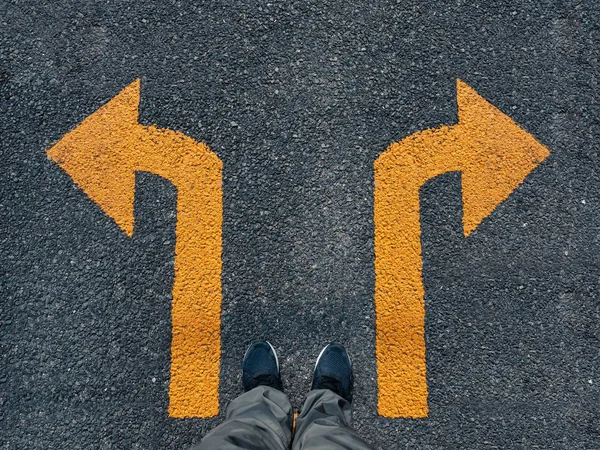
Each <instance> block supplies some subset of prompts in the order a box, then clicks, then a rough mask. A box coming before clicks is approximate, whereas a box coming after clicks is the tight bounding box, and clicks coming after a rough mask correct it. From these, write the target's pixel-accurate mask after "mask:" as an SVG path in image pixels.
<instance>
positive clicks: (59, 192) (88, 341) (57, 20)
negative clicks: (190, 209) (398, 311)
mask: <svg viewBox="0 0 600 450" xmlns="http://www.w3.org/2000/svg"><path fill="white" fill-rule="evenodd" d="M478 3H479V5H477V4H476V2H466V1H460V0H458V1H454V2H441V1H427V2H406V1H398V2H388V1H375V2H363V1H355V0H352V1H335V2H330V1H322V0H319V1H314V0H311V1H309V2H271V3H269V2H249V1H221V2H200V1H196V2H192V1H189V2H178V1H166V0H165V1H160V2H147V1H136V2H133V1H119V2H115V1H106V0H105V1H74V2H66V1H52V2H49V1H48V2H43V1H35V2H34V1H13V0H2V1H1V3H0V131H1V141H0V149H1V150H0V167H1V170H0V177H1V183H0V214H1V219H0V227H1V231H0V258H1V262H0V268H1V278H0V346H1V347H0V358H1V359H0V448H1V449H10V450H13V449H15V450H16V449H19V450H22V449H79V448H81V449H185V448H187V447H188V446H189V445H191V444H192V443H195V442H199V441H200V439H201V438H202V436H203V435H204V434H205V433H206V432H207V431H208V430H210V429H211V428H212V427H214V426H215V425H216V424H218V423H220V421H221V420H222V412H223V411H224V407H225V406H226V404H227V402H228V400H230V399H232V398H233V397H234V396H235V395H237V394H239V393H240V392H241V386H240V370H239V365H240V361H241V357H242V355H243V352H244V350H245V348H246V347H247V345H248V344H249V343H250V342H251V341H252V340H254V339H258V338H267V339H269V340H270V341H271V342H272V343H273V344H274V346H275V347H276V348H277V350H278V352H279V354H280V360H281V364H282V372H283V377H284V382H285V386H286V389H287V391H288V392H289V393H290V396H291V398H292V401H293V403H294V405H295V406H296V407H299V406H300V405H301V402H302V398H303V396H304V394H305V393H306V392H307V390H308V389H309V386H310V377H311V370H312V367H313V363H314V360H315V358H316V357H317V355H318V353H319V350H320V349H321V348H322V346H323V345H325V344H326V343H328V342H330V341H332V340H333V341H338V342H341V343H343V344H345V345H346V346H347V348H348V349H349V351H350V353H351V355H352V357H353V362H354V365H355V371H356V393H355V400H354V405H353V414H354V423H355V426H356V428H357V429H358V430H359V432H360V433H361V434H362V435H363V436H364V437H365V438H366V439H367V440H368V441H370V442H372V443H373V444H374V445H375V447H376V448H380V449H396V448H398V449H400V448H423V449H446V448H469V449H475V448H527V449H536V448H537V449H549V448H569V449H592V448H600V354H599V352H600V350H599V348H600V345H599V344H600V297H599V294H598V292H599V288H600V286H599V284H600V278H599V275H600V228H599V227H600V221H599V215H600V156H599V150H600V144H599V142H600V96H599V93H598V92H599V91H598V88H599V81H600V62H599V57H600V9H599V8H598V6H597V5H595V2H592V1H590V2H583V1H568V0H565V1H529V2H525V1H520V2H504V1H502V2H501V1H498V0H497V1H487V2H478ZM137 78H140V79H141V105H140V123H142V124H145V125H151V124H156V125H157V126H159V127H161V128H168V129H171V130H177V131H179V132H181V133H184V134H186V135H188V136H191V137H192V138H194V139H195V140H197V141H201V142H205V143H206V144H207V145H208V146H209V147H210V148H211V149H212V150H213V151H214V152H215V153H216V154H217V155H218V156H219V158H220V159H221V160H222V162H223V227H222V238H223V247H222V264H223V266H222V278H221V280H222V296H223V297H222V298H223V300H222V314H221V339H222V355H221V376H220V381H221V383H220V388H219V392H220V401H221V415H219V416H218V417H215V418H211V419H200V418H190V419H176V418H172V417H169V414H168V412H167V408H168V402H169V397H168V389H169V370H170V348H171V347H170V346H171V316H170V313H171V296H172V287H173V274H174V265H173V264H174V246H175V241H176V236H175V225H176V220H177V217H176V199H177V192H176V189H175V187H174V186H173V185H172V184H171V183H170V182H168V181H166V180H165V179H163V178H160V177H158V176H156V175H153V174H149V173H138V174H137V178H136V183H137V184H136V191H135V221H136V224H135V232H134V234H133V237H131V238H130V237H128V236H127V235H126V234H125V233H123V232H122V231H121V229H119V227H118V226H117V225H116V224H115V222H114V221H113V220H111V219H110V218H109V217H108V216H107V215H106V214H105V213H104V212H103V210H102V209H101V208H99V207H98V205H97V204H95V203H94V202H93V201H92V200H90V198H89V197H88V196H87V195H86V194H85V193H84V192H83V191H82V190H81V189H79V188H78V187H77V186H76V185H75V184H74V183H73V180H72V179H71V178H70V177H69V175H68V174H67V173H66V172H65V171H63V170H62V169H61V168H60V167H59V166H58V165H57V164H55V163H54V162H53V161H51V160H50V159H49V158H48V157H47V156H46V151H47V150H48V149H49V148H50V147H51V146H52V143H53V142H56V141H57V140H58V139H60V138H61V137H62V136H63V135H65V133H67V132H69V131H70V130H72V129H73V128H74V127H75V126H77V125H78V124H79V123H81V122H82V120H84V119H85V118H86V117H87V116H89V115H90V114H91V113H93V112H94V111H96V110H97V109H98V108H99V107H100V106H101V105H103V104H105V103H106V102H107V101H109V100H110V99H111V98H113V97H114V96H115V95H117V94H118V93H119V92H120V91H121V90H122V89H123V88H124V87H125V86H127V85H129V84H130V83H132V82H133V81H134V80H135V79H137ZM457 79H461V80H463V81H464V82H465V83H467V84H468V85H469V86H471V87H472V88H473V89H475V90H476V91H477V92H478V93H479V94H480V95H481V96H482V97H484V98H485V99H487V100H488V101H489V102H490V103H492V104H493V105H495V106H496V107H497V108H499V109H500V110H501V111H503V112H504V113H506V114H507V115H509V116H510V117H511V118H512V119H513V120H514V121H515V122H516V123H517V124H519V125H520V126H521V127H522V128H523V129H524V130H527V132H528V133H531V134H532V135H533V136H535V138H536V139H537V140H538V141H539V142H540V143H542V144H543V145H544V146H546V147H547V148H548V149H549V150H550V152H551V153H550V156H549V157H548V158H547V159H545V160H544V161H543V162H542V163H541V164H540V165H539V166H538V167H537V168H536V169H535V170H534V171H532V172H531V174H530V175H529V176H528V177H527V178H526V179H525V181H524V183H523V184H522V185H521V186H520V187H519V188H517V189H516V190H515V191H514V192H513V193H512V194H511V196H510V197H509V198H508V199H507V200H506V201H505V202H504V203H502V204H501V205H500V206H498V207H497V208H496V209H495V210H494V211H493V212H492V214H491V215H490V216H489V217H487V218H486V219H485V220H484V222H483V223H482V224H481V225H480V226H479V228H478V229H477V230H476V231H475V232H474V233H473V234H471V235H470V236H469V237H468V238H466V237H465V236H464V234H463V232H462V228H461V217H462V214H463V209H462V200H461V176H460V174H458V173H450V174H446V175H442V176H439V177H437V178H434V179H432V180H430V181H429V182H427V183H426V184H425V185H424V186H423V188H422V189H421V191H420V196H421V226H422V235H421V242H422V248H423V283H424V287H425V304H426V326H425V330H426V343H427V384H428V389H429V400H428V403H429V415H428V417H427V418H423V419H390V418H384V417H381V416H379V415H378V413H377V407H376V405H377V370H376V369H377V366H376V358H375V352H376V349H375V342H376V328H375V321H376V314H375V308H374V289H375V272H374V255H375V253H374V223H373V195H374V171H373V163H374V161H375V159H376V158H377V157H378V156H379V155H380V154H381V153H382V152H383V151H384V150H385V149H386V148H387V147H388V146H389V145H390V144H391V143H393V142H397V141H399V140H401V139H403V138H404V137H406V136H409V135H411V134H413V133H416V132H419V131H421V130H425V129H428V128H432V127H438V126H440V125H442V124H447V125H452V124H455V123H456V122H457V105H456V80H457Z"/></svg>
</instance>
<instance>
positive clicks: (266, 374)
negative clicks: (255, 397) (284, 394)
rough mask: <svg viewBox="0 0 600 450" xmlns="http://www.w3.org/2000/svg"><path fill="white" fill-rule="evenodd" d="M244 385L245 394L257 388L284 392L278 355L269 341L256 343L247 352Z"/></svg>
mask: <svg viewBox="0 0 600 450" xmlns="http://www.w3.org/2000/svg"><path fill="white" fill-rule="evenodd" d="M242 385H243V386H244V392H248V391H249V390H250V389H254V388H255V387H257V386H269V387H272V388H275V389H277V390H279V391H283V386H282V384H281V376H280V375H279V360H278V359H277V353H275V349H274V348H273V346H272V345H271V344H269V343H268V342H267V341H258V342H254V343H253V344H252V345H250V347H248V350H246V354H245V355H244V361H243V362H242Z"/></svg>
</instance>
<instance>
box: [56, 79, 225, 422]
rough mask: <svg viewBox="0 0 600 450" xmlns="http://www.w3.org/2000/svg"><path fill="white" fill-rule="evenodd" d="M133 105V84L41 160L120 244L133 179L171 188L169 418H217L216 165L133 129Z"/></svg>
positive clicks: (203, 153) (205, 152) (191, 144)
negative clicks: (92, 206) (111, 228)
mask: <svg viewBox="0 0 600 450" xmlns="http://www.w3.org/2000/svg"><path fill="white" fill-rule="evenodd" d="M139 102H140V82H139V80H137V81H135V82H134V83H132V84H130V85H129V86H127V87H126V88H125V89H123V91H121V93H119V94H118V95H117V96H116V97H114V98H113V99H112V100H110V101H109V102H108V103H107V104H106V105H104V106H102V107H101V108H100V109H99V110H98V111H96V112H95V113H93V114H92V115H90V116H89V117H87V118H86V119H85V120H84V121H83V122H82V123H81V124H80V125H79V126H77V127H76V128H75V129H74V130H72V131H71V132H69V133H68V134H66V135H65V136H64V137H63V138H62V139H61V140H60V141H59V142H58V143H57V144H56V145H54V146H53V147H52V148H50V150H48V155H49V156H50V158H51V159H52V160H53V161H55V162H56V163H58V164H59V165H60V167H62V168H63V169H64V170H65V171H66V172H67V173H68V174H69V175H70V176H71V178H73V181H74V182H75V183H76V184H77V185H78V186H79V187H80V188H81V189H82V190H83V191H84V192H85V193H86V194H87V195H88V196H89V197H90V198H91V199H92V200H93V201H94V202H96V203H97V204H98V205H99V206H100V207H101V208H102V209H103V210H104V211H105V212H106V214H108V215H109V216H110V217H112V218H113V219H114V220H115V222H116V223H117V224H118V225H119V227H121V229H122V230H123V231H124V232H125V233H127V235H128V236H131V235H132V234H133V226H134V216H133V200H134V191H135V173H136V172H150V173H153V174H156V175H159V176H161V177H164V178H166V179H168V180H170V181H171V182H172V183H173V184H174V185H175V187H176V188H177V228H176V237H177V242H176V244H175V279H174V283H173V304H172V317H171V318H172V334H173V336H172V345H171V380H170V385H169V398H170V404H169V414H170V415H171V416H172V417H210V416H214V415H216V414H217V413H218V411H219V397H218V395H219V394H218V387H219V365H220V358H221V341H220V326H221V317H220V316H221V265H222V262H221V229H222V217H223V200H222V175H221V172H222V164H221V161H220V159H219V158H218V157H217V155H215V154H214V153H213V152H211V151H210V149H209V148H208V147H207V146H206V145H204V144H202V143H199V142H196V141H195V140H193V139H192V138H190V137H188V136H186V135H184V134H182V133H178V132H175V131H171V130H167V129H159V128H156V127H154V126H149V127H146V126H142V125H140V124H139V123H138V107H139Z"/></svg>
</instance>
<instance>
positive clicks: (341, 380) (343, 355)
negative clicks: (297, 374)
mask: <svg viewBox="0 0 600 450" xmlns="http://www.w3.org/2000/svg"><path fill="white" fill-rule="evenodd" d="M353 385H354V381H353V375H352V363H351V362H350V357H349V356H348V352H347V351H346V349H345V348H344V347H343V346H341V345H340V344H329V345H328V346H327V347H325V348H324V349H323V350H322V351H321V354H320V355H319V358H318V359H317V364H316V365H315V373H314V375H313V382H312V389H313V390H314V389H329V390H331V391H333V392H335V393H336V394H338V395H339V396H340V397H343V398H345V399H346V400H348V401H349V402H352V388H353Z"/></svg>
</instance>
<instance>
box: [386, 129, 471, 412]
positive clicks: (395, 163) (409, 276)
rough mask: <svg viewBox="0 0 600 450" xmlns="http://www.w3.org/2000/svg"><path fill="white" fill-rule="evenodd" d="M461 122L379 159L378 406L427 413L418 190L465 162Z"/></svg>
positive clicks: (413, 140) (430, 132)
mask: <svg viewBox="0 0 600 450" xmlns="http://www.w3.org/2000/svg"><path fill="white" fill-rule="evenodd" d="M457 145H460V139H459V136H457V131H456V130H455V129H454V128H448V127H442V128H441V129H438V130H426V131H424V132H421V133H419V134H416V135H413V136H410V137H409V138H407V139H405V140H404V141H402V142H400V143H396V144H392V145H391V146H390V148H389V149H388V150H387V151H386V152H385V153H384V154H382V155H381V156H380V158H379V159H378V160H377V161H376V163H375V192H374V195H375V201H374V222H375V309H376V315H377V324H376V326H377V338H376V339H377V342H376V349H377V350H376V352H377V373H378V385H379V406H378V407H379V413H380V414H381V415H382V416H388V417H413V418H419V417H426V416H427V414H428V406H427V379H426V366H425V302H424V294H425V291H424V288H423V282H422V271H423V269H422V255H421V225H420V201H419V190H420V188H421V186H422V185H423V184H424V183H425V182H426V181H427V180H428V179H430V178H433V177H435V176H437V175H440V174H442V173H446V172H452V171H455V170H458V168H459V167H460V162H459V161H457V160H456V158H455V157H454V155H455V154H456V152H455V151H454V150H455V147H456V146H457Z"/></svg>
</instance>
